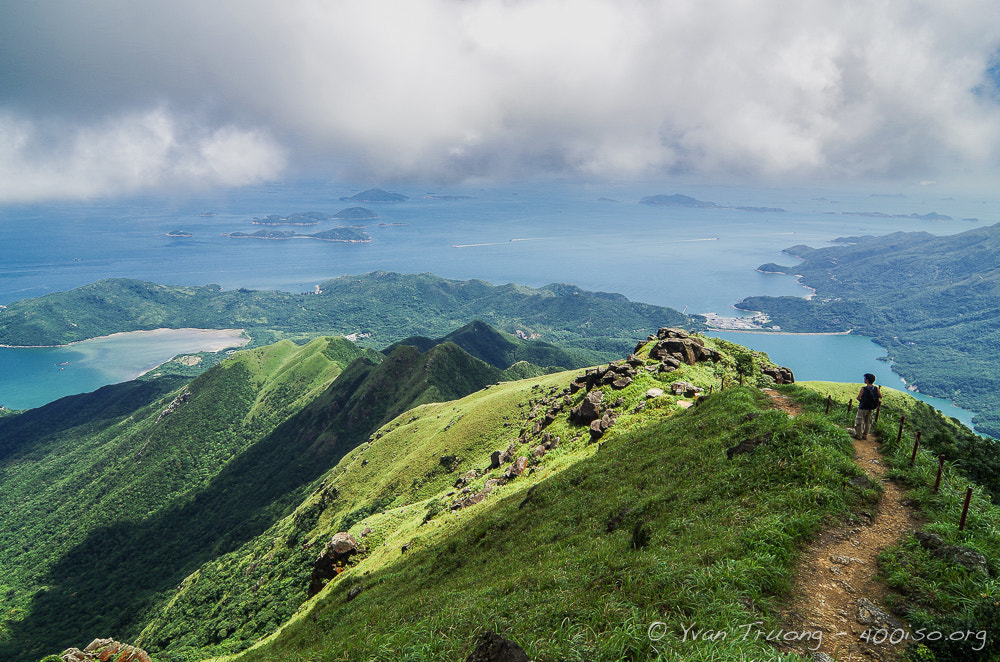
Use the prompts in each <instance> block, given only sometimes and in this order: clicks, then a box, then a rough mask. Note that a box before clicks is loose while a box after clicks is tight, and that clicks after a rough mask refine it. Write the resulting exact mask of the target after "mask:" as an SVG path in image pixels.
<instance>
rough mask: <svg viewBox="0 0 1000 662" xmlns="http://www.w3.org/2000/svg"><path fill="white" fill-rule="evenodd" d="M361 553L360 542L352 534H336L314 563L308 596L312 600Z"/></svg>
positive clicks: (342, 532) (343, 532)
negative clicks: (350, 560) (349, 560)
mask: <svg viewBox="0 0 1000 662" xmlns="http://www.w3.org/2000/svg"><path fill="white" fill-rule="evenodd" d="M359 551H361V549H360V547H359V545H358V541H357V540H355V539H354V536H352V535H351V534H349V533H347V532H345V531H341V532H340V533H335V534H334V535H333V538H331V539H330V542H328V543H326V545H325V546H324V547H323V551H322V552H320V554H319V556H318V557H316V561H315V562H313V570H312V576H311V577H310V578H309V590H308V591H307V594H308V596H309V597H310V598H311V597H312V596H314V595H316V594H317V593H319V592H320V590H322V588H323V587H324V586H326V583H327V582H328V581H329V580H331V579H333V578H334V577H336V576H337V575H339V574H340V573H341V572H343V571H344V569H345V568H346V566H347V561H348V559H350V558H351V557H352V556H353V555H355V554H357V553H358V552H359Z"/></svg>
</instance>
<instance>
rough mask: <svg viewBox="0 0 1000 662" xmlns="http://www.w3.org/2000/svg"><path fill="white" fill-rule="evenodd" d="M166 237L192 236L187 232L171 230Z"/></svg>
mask: <svg viewBox="0 0 1000 662" xmlns="http://www.w3.org/2000/svg"><path fill="white" fill-rule="evenodd" d="M167 236H168V237H193V236H194V235H193V234H191V233H190V232H188V231H187V230H171V231H170V232H168V233H167Z"/></svg>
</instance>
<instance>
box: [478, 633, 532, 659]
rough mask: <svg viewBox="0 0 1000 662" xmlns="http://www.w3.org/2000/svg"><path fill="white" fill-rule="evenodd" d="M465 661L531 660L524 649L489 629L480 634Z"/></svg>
mask: <svg viewBox="0 0 1000 662" xmlns="http://www.w3.org/2000/svg"><path fill="white" fill-rule="evenodd" d="M465 662H531V660H530V658H528V655H527V653H525V652H524V649H523V648H521V647H520V646H518V645H517V643H515V642H513V641H511V640H510V639H504V638H503V637H501V636H500V635H498V634H497V633H495V632H491V631H489V630H487V631H485V632H483V633H482V634H481V635H479V639H477V640H476V647H475V648H474V649H473V651H472V652H471V653H469V656H468V657H467V658H465Z"/></svg>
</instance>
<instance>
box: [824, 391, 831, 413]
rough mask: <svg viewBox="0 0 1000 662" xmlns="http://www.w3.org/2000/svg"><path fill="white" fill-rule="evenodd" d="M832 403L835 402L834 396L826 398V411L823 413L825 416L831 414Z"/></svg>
mask: <svg viewBox="0 0 1000 662" xmlns="http://www.w3.org/2000/svg"><path fill="white" fill-rule="evenodd" d="M832 402H833V396H832V395H828V396H826V411H824V412H823V413H824V414H829V413H830V403H832Z"/></svg>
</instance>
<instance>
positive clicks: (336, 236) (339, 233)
mask: <svg viewBox="0 0 1000 662" xmlns="http://www.w3.org/2000/svg"><path fill="white" fill-rule="evenodd" d="M222 236H223V237H229V238H230V239H271V240H279V241H280V240H285V239H319V240H321V241H338V242H342V243H349V244H364V243H368V242H370V241H371V240H372V238H371V237H370V236H368V233H366V232H363V231H362V230H360V229H358V228H346V227H339V228H333V229H331V230H323V231H322V232H315V233H313V234H299V233H297V232H292V231H290V230H258V231H257V232H253V233H246V232H223V233H222Z"/></svg>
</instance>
